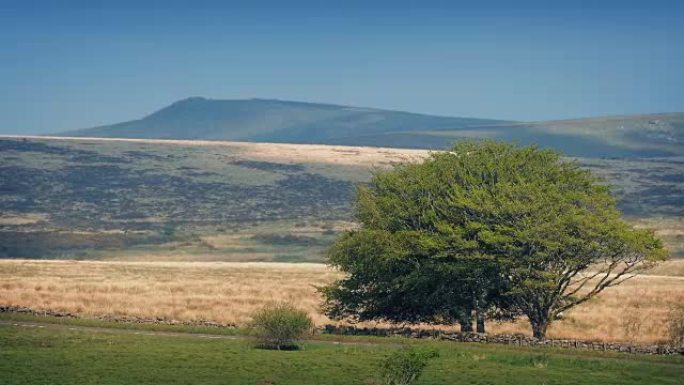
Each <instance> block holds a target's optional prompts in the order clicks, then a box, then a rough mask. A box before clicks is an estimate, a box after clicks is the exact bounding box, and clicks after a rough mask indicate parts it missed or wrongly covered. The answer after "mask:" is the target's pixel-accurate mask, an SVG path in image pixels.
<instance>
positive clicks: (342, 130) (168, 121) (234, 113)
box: [62, 97, 684, 157]
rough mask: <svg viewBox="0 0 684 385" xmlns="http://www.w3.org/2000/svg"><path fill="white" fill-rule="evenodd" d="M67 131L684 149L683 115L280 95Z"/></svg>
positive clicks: (587, 150)
mask: <svg viewBox="0 0 684 385" xmlns="http://www.w3.org/2000/svg"><path fill="white" fill-rule="evenodd" d="M62 135H64V136H83V137H103V138H141V139H203V140H237V141H252V142H276V143H319V144H345V145H366V146H380V147H403V148H428V149H439V148H445V147H447V146H449V144H450V143H452V142H453V141H456V140H459V139H463V138H495V139H503V140H512V141H517V142H520V143H524V144H527V143H534V144H538V145H540V146H543V147H552V148H556V149H558V150H561V151H563V152H565V153H567V154H570V155H575V156H583V157H654V156H655V157H657V156H673V155H684V113H670V114H651V115H635V116H621V117H607V118H591V119H577V120H565V121H550V122H531V123H530V122H513V121H502V120H493V119H478V118H460V117H444V116H432V115H425V114H415V113H409V112H401V111H390V110H381V109H374V108H358V107H348V106H339V105H331V104H318V103H303V102H291V101H281V100H268V99H247V100H213V99H205V98H199V97H195V98H188V99H184V100H181V101H178V102H176V103H173V104H171V105H170V106H168V107H165V108H162V109H161V110H159V111H157V112H154V113H152V114H151V115H148V116H146V117H144V118H142V119H139V120H133V121H129V122H123V123H118V124H113V125H107V126H99V127H93V128H86V129H81V130H74V131H69V132H65V133H62Z"/></svg>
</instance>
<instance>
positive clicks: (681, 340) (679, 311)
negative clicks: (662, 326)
mask: <svg viewBox="0 0 684 385" xmlns="http://www.w3.org/2000/svg"><path fill="white" fill-rule="evenodd" d="M668 332H669V335H670V343H671V344H672V345H673V346H676V347H684V305H678V306H675V307H673V308H672V309H671V310H670V316H669V319H668Z"/></svg>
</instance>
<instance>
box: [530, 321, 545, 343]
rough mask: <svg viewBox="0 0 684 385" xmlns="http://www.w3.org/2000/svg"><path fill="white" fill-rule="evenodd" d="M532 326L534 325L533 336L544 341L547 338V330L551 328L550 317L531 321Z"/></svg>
mask: <svg viewBox="0 0 684 385" xmlns="http://www.w3.org/2000/svg"><path fill="white" fill-rule="evenodd" d="M530 324H531V325H532V335H533V336H534V338H538V339H540V340H543V339H545V338H546V329H548V327H549V319H548V317H540V318H537V319H531V320H530Z"/></svg>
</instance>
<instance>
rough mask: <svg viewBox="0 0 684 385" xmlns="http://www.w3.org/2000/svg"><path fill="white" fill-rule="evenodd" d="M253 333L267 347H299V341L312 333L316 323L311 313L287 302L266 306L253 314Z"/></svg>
mask: <svg viewBox="0 0 684 385" xmlns="http://www.w3.org/2000/svg"><path fill="white" fill-rule="evenodd" d="M249 328H250V329H251V333H250V334H252V335H253V336H254V337H256V338H257V340H258V341H259V347H263V348H266V349H277V350H281V349H290V350H291V349H297V348H298V341H299V340H300V339H302V338H304V337H306V336H308V335H310V334H311V333H312V331H313V328H314V323H313V321H312V320H311V317H310V316H309V314H308V313H307V312H306V311H304V310H301V309H298V308H297V307H295V306H294V305H291V304H287V303H279V304H273V305H269V306H265V307H264V308H262V309H260V310H258V311H257V312H256V313H254V314H253V315H252V322H251V323H250V325H249Z"/></svg>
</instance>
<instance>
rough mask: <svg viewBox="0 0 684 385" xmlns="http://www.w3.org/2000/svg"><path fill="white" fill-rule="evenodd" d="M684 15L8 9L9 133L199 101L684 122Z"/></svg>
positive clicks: (383, 7)
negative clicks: (670, 114)
mask: <svg viewBox="0 0 684 385" xmlns="http://www.w3.org/2000/svg"><path fill="white" fill-rule="evenodd" d="M556 3H562V5H558V4H556ZM677 3H681V2H675V1H671V2H665V1H658V0H652V1H640V2H636V1H629V0H624V1H610V0H604V1H600V0H594V1H551V0H547V1H525V0H520V1H505V2H504V1H467V2H458V1H449V2H446V1H445V2H432V1H429V0H422V1H421V0H416V1H410V2H408V1H401V0H395V1H371V0H368V1H353V0H351V1H343V0H339V1H335V2H326V1H317V2H297V1H294V0H293V1H277V2H266V1H251V2H231V1H222V2H207V1H201V0H195V1H187V2H181V1H173V0H167V1H157V2H144V1H124V0H119V1H108V2H100V1H96V0H90V1H49V2H48V1H43V2H39V1H31V0H21V1H13V0H0V133H48V132H55V131H61V130H67V129H75V128H84V127H90V126H94V125H99V124H109V123H115V122H119V121H125V120H131V119H136V118H139V117H142V116H144V115H146V114H148V113H150V112H152V111H154V110H156V109H158V108H161V107H163V106H165V105H167V104H169V103H171V102H173V101H175V100H178V99H181V98H185V97H189V96H206V97H210V98H221V99H223V98H225V99H233V98H250V97H261V98H279V99H290V100H303V101H313V102H327V103H339V104H348V105H357V106H366V107H379V108H390V109H397V110H406V111H413V112H424V113H434V114H441V115H452V116H474V117H483V118H502V119H516V120H545V119H560V118H573V117H584V116H599V115H609V114H631V113H644V112H665V111H684V70H683V69H684V6H682V5H676V4H677Z"/></svg>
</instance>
